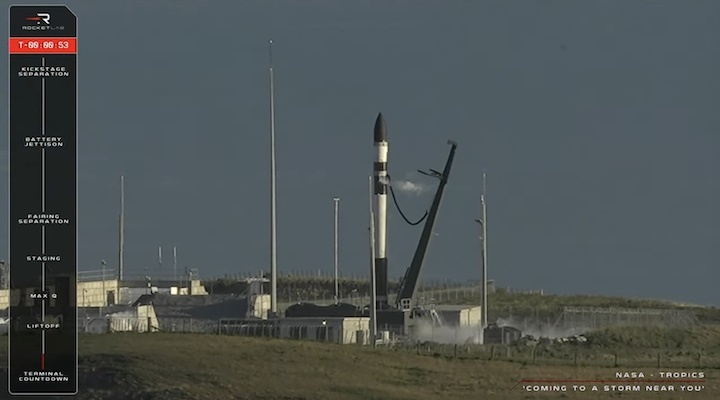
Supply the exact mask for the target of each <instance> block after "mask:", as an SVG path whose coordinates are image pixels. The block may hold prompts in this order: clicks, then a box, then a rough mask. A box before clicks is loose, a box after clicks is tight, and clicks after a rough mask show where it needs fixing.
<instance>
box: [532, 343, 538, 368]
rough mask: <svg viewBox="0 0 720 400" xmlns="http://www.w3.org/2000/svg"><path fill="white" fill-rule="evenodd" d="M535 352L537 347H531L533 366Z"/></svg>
mask: <svg viewBox="0 0 720 400" xmlns="http://www.w3.org/2000/svg"><path fill="white" fill-rule="evenodd" d="M535 350H537V346H533V348H532V363H533V364H535V359H536V354H535Z"/></svg>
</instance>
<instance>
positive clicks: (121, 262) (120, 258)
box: [118, 175, 125, 281]
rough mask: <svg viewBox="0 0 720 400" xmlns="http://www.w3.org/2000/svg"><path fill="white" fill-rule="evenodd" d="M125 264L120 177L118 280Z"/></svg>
mask: <svg viewBox="0 0 720 400" xmlns="http://www.w3.org/2000/svg"><path fill="white" fill-rule="evenodd" d="M124 262H125V176H123V175H120V226H119V232H118V280H120V281H121V280H122V279H123V266H124Z"/></svg>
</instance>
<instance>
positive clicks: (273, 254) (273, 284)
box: [268, 39, 278, 318]
mask: <svg viewBox="0 0 720 400" xmlns="http://www.w3.org/2000/svg"><path fill="white" fill-rule="evenodd" d="M272 43H273V41H272V39H271V40H270V42H269V47H268V50H269V56H270V65H269V67H268V72H269V74H270V291H271V293H270V311H271V312H272V314H273V318H275V317H276V316H277V308H278V304H277V281H278V276H277V230H276V228H277V218H276V213H275V79H274V76H273V60H272Z"/></svg>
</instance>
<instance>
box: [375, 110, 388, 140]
mask: <svg viewBox="0 0 720 400" xmlns="http://www.w3.org/2000/svg"><path fill="white" fill-rule="evenodd" d="M373 136H374V139H375V143H379V142H387V129H386V128H385V119H384V118H383V116H382V113H380V114H378V116H377V119H376V120H375V131H374V134H373Z"/></svg>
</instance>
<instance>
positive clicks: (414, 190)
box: [393, 181, 428, 196]
mask: <svg viewBox="0 0 720 400" xmlns="http://www.w3.org/2000/svg"><path fill="white" fill-rule="evenodd" d="M393 187H394V188H395V189H397V190H399V191H401V192H403V193H408V194H414V195H416V196H419V195H421V194H423V193H425V191H427V189H428V188H427V186H425V185H423V184H420V183H415V182H410V181H395V182H393Z"/></svg>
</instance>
